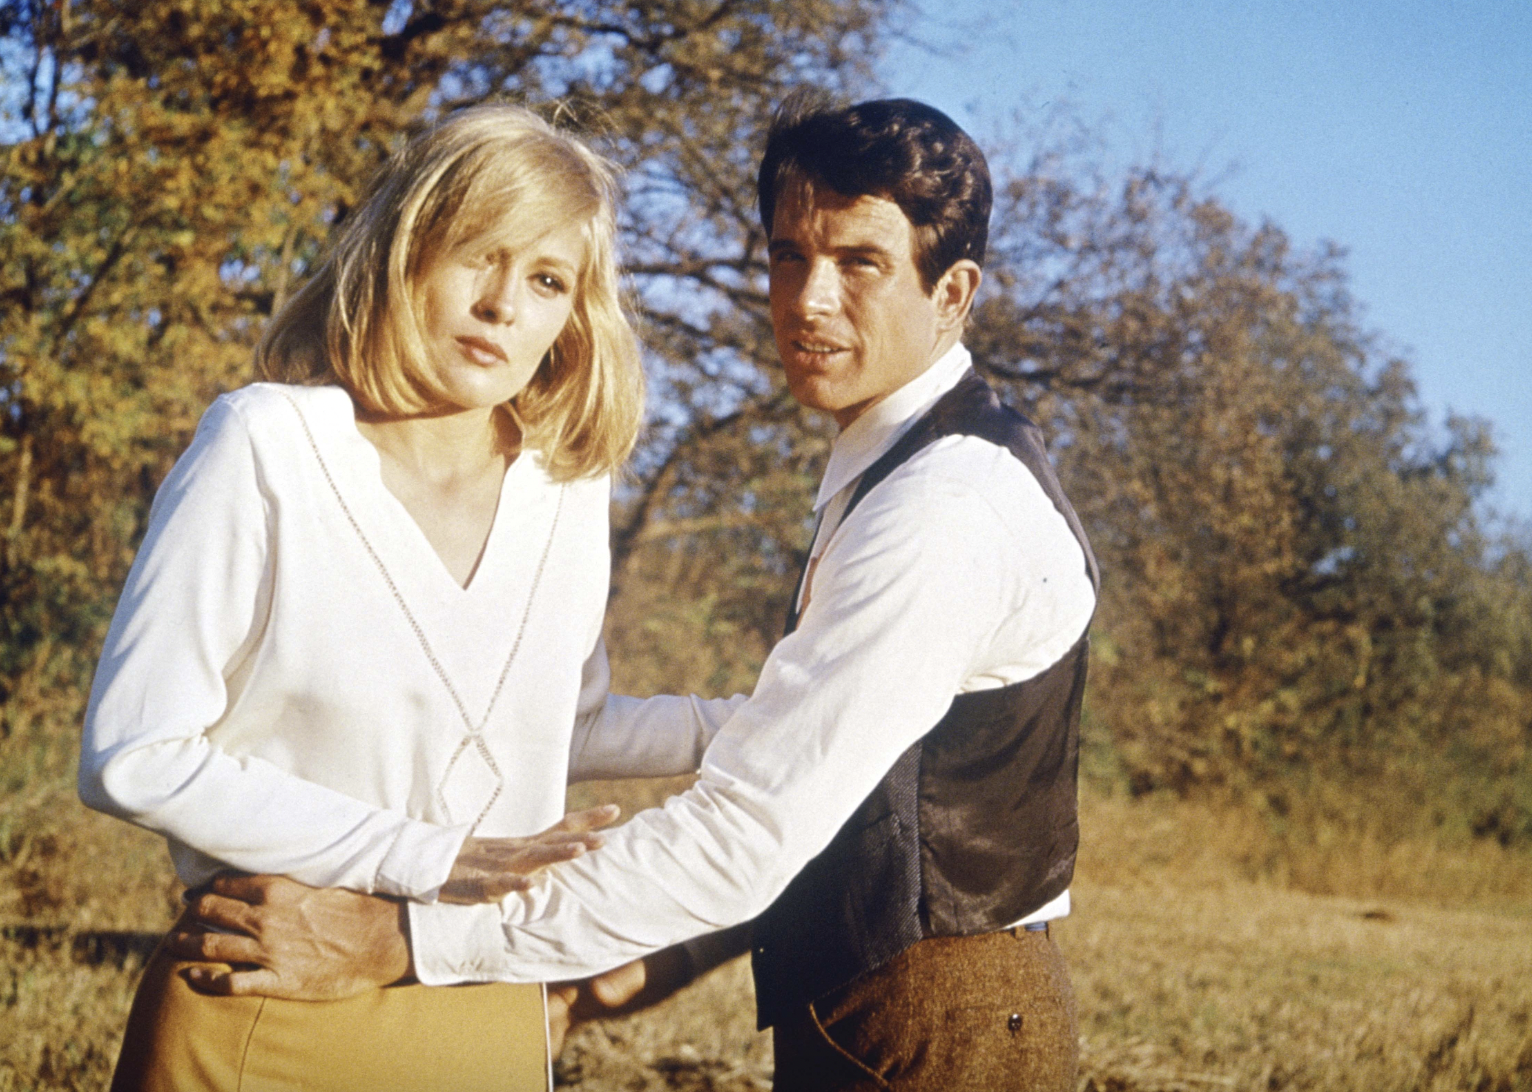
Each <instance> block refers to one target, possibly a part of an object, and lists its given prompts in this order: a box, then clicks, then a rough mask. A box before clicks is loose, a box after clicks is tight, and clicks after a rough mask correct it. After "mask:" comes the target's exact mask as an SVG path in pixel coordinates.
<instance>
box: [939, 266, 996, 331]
mask: <svg viewBox="0 0 1532 1092" xmlns="http://www.w3.org/2000/svg"><path fill="white" fill-rule="evenodd" d="M983 279H984V273H983V271H982V270H980V269H979V266H978V263H977V262H974V261H971V260H970V259H968V258H963V259H961V260H959V261H956V262H953V263H952V265H951V266H949V267H948V269H947V272H945V273H943V274H942V277H941V280H939V281H937V282H936V290H935V293H934V296H933V298H934V299H935V301H936V316H937V323H938V324H939V325H940V326H941V328H942V329H943V330H950V329H953V328H954V327H959V326H962V325H963V321H964V320H965V319H967V318H968V311H969V309H970V308H971V307H973V298H974V295H975V293H977V292H978V291H979V282H980V281H982V280H983Z"/></svg>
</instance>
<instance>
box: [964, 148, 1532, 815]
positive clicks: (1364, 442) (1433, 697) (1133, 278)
mask: <svg viewBox="0 0 1532 1092" xmlns="http://www.w3.org/2000/svg"><path fill="white" fill-rule="evenodd" d="M996 224H997V234H998V238H997V254H996V259H995V261H994V263H993V265H994V267H995V268H996V270H997V271H998V276H996V277H995V278H994V279H993V280H994V282H995V283H996V285H997V288H996V289H995V290H993V291H992V292H991V294H989V295H988V296H987V297H986V298H985V299H984V301H983V302H982V304H981V306H980V308H979V311H978V315H977V317H976V320H975V324H974V329H973V330H972V331H971V333H970V336H969V341H970V343H971V345H972V346H973V348H974V351H975V356H976V359H977V361H978V363H979V365H980V367H981V368H982V369H984V370H985V371H987V372H988V373H989V374H990V375H991V376H992V377H994V378H995V379H996V380H997V381H999V382H1000V383H1002V384H1004V385H1005V386H1006V387H1007V389H1008V390H1009V391H1010V392H1011V393H1012V396H1013V397H1014V399H1015V400H1016V401H1017V402H1018V403H1021V404H1024V405H1025V406H1028V407H1030V408H1031V410H1032V411H1033V412H1035V413H1036V414H1038V415H1039V416H1040V417H1041V418H1042V419H1043V420H1044V423H1045V424H1046V425H1047V426H1048V430H1049V431H1050V432H1051V434H1052V435H1053V436H1054V437H1055V439H1056V453H1057V457H1058V459H1059V462H1060V464H1061V465H1060V470H1061V475H1062V477H1063V478H1064V480H1065V483H1066V486H1067V487H1068V488H1069V490H1070V492H1071V495H1072V496H1073V497H1074V499H1075V501H1076V503H1077V505H1078V506H1079V507H1080V509H1081V513H1082V517H1083V518H1084V519H1085V521H1086V524H1087V527H1088V528H1089V531H1090V533H1091V536H1092V539H1093V541H1094V543H1095V545H1096V548H1097V551H1098V554H1099V555H1100V558H1101V562H1102V568H1103V571H1104V572H1105V573H1106V578H1107V584H1106V590H1105V594H1104V598H1103V603H1102V607H1101V613H1100V617H1099V618H1098V625H1097V627H1096V628H1097V634H1098V648H1099V650H1100V654H1099V655H1098V657H1097V663H1096V677H1095V679H1096V681H1095V684H1094V686H1093V691H1092V706H1093V710H1094V713H1095V716H1096V719H1097V721H1098V722H1100V723H1102V724H1104V725H1105V726H1106V727H1107V729H1108V731H1109V734H1110V741H1111V744H1112V746H1113V748H1114V750H1115V756H1116V759H1117V760H1118V762H1119V763H1120V765H1121V773H1122V776H1123V777H1124V778H1125V779H1126V781H1127V782H1128V783H1129V785H1130V786H1132V787H1133V788H1135V789H1137V790H1140V791H1142V790H1147V789H1151V788H1170V789H1174V790H1177V791H1182V792H1185V791H1191V790H1193V789H1195V788H1197V787H1199V786H1207V785H1210V784H1214V785H1216V784H1223V785H1230V786H1233V787H1235V788H1237V789H1241V790H1249V789H1252V788H1254V789H1256V790H1258V792H1259V793H1260V794H1262V795H1263V797H1264V798H1265V799H1267V800H1268V801H1269V802H1270V803H1271V805H1272V806H1273V807H1274V808H1276V809H1278V810H1282V809H1285V808H1287V807H1288V806H1290V804H1291V801H1292V799H1294V798H1296V797H1298V796H1302V795H1304V794H1305V793H1306V792H1310V791H1311V790H1313V791H1318V789H1317V786H1318V785H1319V784H1320V783H1322V782H1327V781H1328V782H1334V783H1336V784H1338V785H1342V786H1344V788H1345V790H1346V791H1345V793H1341V794H1337V798H1338V799H1343V800H1344V799H1348V798H1349V799H1350V800H1352V801H1354V804H1352V805H1349V806H1351V807H1352V809H1353V811H1352V815H1348V816H1346V817H1345V818H1347V819H1350V818H1352V817H1353V816H1354V815H1364V814H1367V812H1368V811H1369V810H1371V812H1372V816H1373V819H1374V821H1376V822H1378V823H1379V824H1380V825H1382V824H1390V823H1394V824H1397V823H1399V822H1400V821H1401V820H1403V821H1404V822H1405V823H1406V824H1408V822H1410V821H1411V820H1410V817H1411V816H1420V815H1422V814H1424V815H1425V816H1426V817H1427V819H1428V820H1431V821H1435V820H1437V819H1440V820H1441V821H1444V822H1447V823H1448V824H1449V825H1454V826H1457V827H1458V828H1459V830H1460V831H1461V830H1463V829H1464V828H1465V827H1472V828H1473V829H1475V830H1478V831H1479V832H1480V833H1493V834H1494V836H1496V837H1498V838H1501V839H1503V840H1505V839H1509V838H1511V837H1515V838H1525V837H1527V836H1528V835H1532V793H1529V792H1528V791H1527V790H1526V789H1524V788H1515V787H1514V786H1518V785H1519V786H1526V785H1528V784H1532V778H1529V777H1528V774H1532V763H1529V755H1528V751H1529V743H1532V689H1529V687H1528V686H1527V684H1526V682H1525V680H1526V679H1528V678H1529V677H1532V676H1529V675H1528V673H1527V672H1528V669H1529V668H1532V662H1529V661H1528V660H1527V659H1526V649H1527V644H1526V633H1527V628H1528V625H1529V622H1532V597H1529V594H1528V590H1527V586H1526V585H1525V583H1522V584H1517V583H1516V582H1515V579H1514V577H1513V576H1512V573H1513V572H1516V573H1519V572H1522V571H1524V568H1525V566H1526V564H1527V560H1528V553H1527V543H1526V541H1525V538H1524V537H1523V538H1522V539H1521V540H1519V541H1518V540H1516V539H1514V538H1511V537H1508V536H1507V535H1505V534H1500V533H1496V532H1495V531H1494V530H1493V529H1492V528H1493V524H1492V521H1490V520H1489V519H1488V517H1486V516H1485V514H1484V513H1483V512H1482V511H1481V509H1480V507H1479V506H1478V503H1477V502H1478V501H1479V499H1480V498H1481V497H1482V495H1483V492H1484V490H1485V489H1486V487H1487V486H1488V485H1489V484H1490V482H1491V477H1490V472H1489V465H1490V462H1491V459H1492V457H1493V445H1492V444H1491V441H1490V438H1489V434H1488V428H1487V426H1486V425H1485V424H1483V423H1482V422H1477V421H1472V420H1463V419H1453V420H1451V421H1449V422H1448V426H1447V429H1446V433H1445V435H1444V436H1437V435H1436V434H1434V433H1433V432H1432V430H1431V429H1430V428H1429V427H1428V424H1427V422H1426V419H1425V416H1424V414H1423V413H1422V411H1421V410H1420V408H1419V404H1418V399H1417V398H1416V394H1415V390H1414V386H1413V384H1412V383H1411V381H1410V379H1409V369H1408V365H1407V364H1406V363H1405V362H1403V361H1401V360H1399V359H1396V358H1391V357H1389V356H1387V355H1386V354H1384V353H1382V352H1380V350H1379V348H1378V345H1377V339H1376V338H1375V337H1373V336H1371V335H1369V334H1367V333H1366V332H1364V331H1363V330H1362V329H1361V328H1360V325H1359V323H1358V320H1357V317H1356V308H1355V304H1354V302H1353V300H1352V299H1351V297H1350V295H1349V293H1348V292H1347V290H1346V283H1345V275H1344V269H1343V266H1342V257H1343V256H1342V255H1341V254H1340V253H1339V252H1338V251H1335V250H1333V249H1331V250H1325V251H1321V252H1320V253H1317V254H1311V255H1304V254H1296V253H1294V252H1293V250H1292V248H1291V246H1290V244H1289V242H1288V240H1287V238H1286V236H1285V235H1284V234H1283V233H1282V232H1281V231H1280V230H1279V229H1278V228H1276V227H1275V226H1273V225H1270V224H1266V225H1262V226H1260V227H1259V228H1256V229H1253V230H1252V229H1250V228H1248V227H1246V226H1245V225H1243V224H1240V223H1239V222H1238V221H1237V220H1236V219H1235V218H1234V217H1232V216H1231V215H1230V214H1229V213H1228V212H1227V211H1226V210H1225V209H1224V208H1222V207H1221V206H1220V205H1219V204H1218V202H1217V201H1216V200H1212V199H1207V198H1198V197H1196V196H1195V195H1194V192H1193V187H1192V186H1191V184H1190V182H1189V181H1188V180H1187V179H1185V178H1181V177H1175V176H1168V175H1166V174H1165V173H1163V172H1159V171H1153V170H1148V171H1140V172H1135V173H1133V174H1131V175H1130V176H1129V177H1128V178H1127V179H1126V180H1125V181H1124V182H1123V183H1122V184H1121V185H1119V186H1116V187H1111V186H1106V185H1102V184H1099V183H1098V184H1090V182H1089V180H1088V179H1084V180H1082V179H1081V177H1080V176H1076V178H1075V179H1069V178H1067V177H1065V176H1063V175H1062V174H1060V173H1059V171H1058V170H1057V167H1056V164H1055V163H1053V162H1049V161H1046V160H1044V161H1039V162H1037V163H1034V164H1033V165H1032V167H1031V169H1030V170H1029V171H1027V172H1026V173H1024V174H1021V175H1019V176H1018V177H1016V178H1015V179H1013V180H1012V181H1011V183H1010V184H1009V186H1008V187H1007V188H1006V190H1005V193H1004V197H1003V200H1002V203H1001V210H1000V212H999V213H998V215H997V217H996ZM1423 797H1435V798H1436V799H1437V800H1439V801H1440V804H1439V806H1438V808H1437V814H1436V815H1433V814H1432V813H1431V811H1430V810H1428V809H1422V808H1420V806H1419V802H1420V800H1421V799H1422V798H1423ZM1396 829H1397V828H1396Z"/></svg>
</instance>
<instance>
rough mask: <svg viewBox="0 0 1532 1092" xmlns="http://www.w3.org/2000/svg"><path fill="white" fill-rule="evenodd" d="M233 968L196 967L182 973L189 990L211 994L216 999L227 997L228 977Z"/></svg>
mask: <svg viewBox="0 0 1532 1092" xmlns="http://www.w3.org/2000/svg"><path fill="white" fill-rule="evenodd" d="M233 972H234V968H233V967H229V966H207V965H198V966H196V967H188V968H186V970H185V971H184V972H183V974H184V975H185V977H186V981H187V982H188V983H190V984H191V988H192V989H194V990H196V991H197V992H198V993H207V994H213V995H214V996H217V997H227V996H228V994H229V976H230V975H231V974H233Z"/></svg>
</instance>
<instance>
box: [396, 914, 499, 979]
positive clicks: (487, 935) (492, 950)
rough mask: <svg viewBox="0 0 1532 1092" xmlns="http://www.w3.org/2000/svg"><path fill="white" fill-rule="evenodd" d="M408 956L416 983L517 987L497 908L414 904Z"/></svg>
mask: <svg viewBox="0 0 1532 1092" xmlns="http://www.w3.org/2000/svg"><path fill="white" fill-rule="evenodd" d="M408 910H409V915H410V954H411V956H412V957H413V959H414V963H415V977H416V978H418V979H419V980H420V981H421V983H422V984H424V985H427V986H455V985H457V984H459V983H462V982H513V981H516V976H515V975H513V974H512V973H511V958H510V953H509V952H508V951H506V946H505V932H504V930H503V928H502V922H501V917H500V915H501V909H500V904H499V903H494V902H488V903H476V904H473V905H470V906H458V905H453V904H449V903H434V904H431V905H426V904H423V903H418V902H412V903H410V904H409V907H408Z"/></svg>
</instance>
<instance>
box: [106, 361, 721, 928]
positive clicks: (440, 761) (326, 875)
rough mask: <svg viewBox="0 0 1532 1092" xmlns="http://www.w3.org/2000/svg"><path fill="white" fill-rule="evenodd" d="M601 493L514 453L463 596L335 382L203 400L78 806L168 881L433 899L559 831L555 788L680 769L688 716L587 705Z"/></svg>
mask: <svg viewBox="0 0 1532 1092" xmlns="http://www.w3.org/2000/svg"><path fill="white" fill-rule="evenodd" d="M609 488H610V487H609V482H608V480H607V479H606V478H597V479H586V480H581V481H576V482H570V483H565V484H560V483H557V482H554V481H553V480H551V479H550V478H549V477H548V475H547V473H546V472H545V471H544V468H543V466H542V464H541V462H540V460H539V458H538V457H537V455H536V454H535V453H531V452H528V453H526V454H524V455H522V456H521V457H520V458H518V459H516V460H515V462H513V463H512V464H511V466H510V468H509V469H508V471H507V472H506V475H505V480H504V483H503V485H502V487H501V493H500V502H499V507H498V508H497V510H496V513H495V519H494V524H493V526H492V528H491V530H490V533H489V537H488V540H487V542H486V544H485V548H484V554H483V557H482V559H481V561H480V564H479V567H478V569H477V571H476V572H475V574H474V577H473V579H472V581H471V582H470V583H469V584H468V586H467V587H466V588H465V587H461V586H459V585H458V584H457V583H456V581H455V580H453V578H452V577H451V575H449V573H448V572H447V569H446V567H445V566H444V565H443V564H442V562H441V560H440V558H439V557H438V556H437V554H436V552H435V551H434V549H433V548H432V547H431V545H430V543H429V542H428V541H427V540H426V538H425V536H424V534H423V533H422V532H421V530H420V528H419V527H418V525H417V524H416V523H415V522H414V520H413V518H412V517H411V516H410V515H409V513H408V511H406V509H405V508H404V506H403V505H402V504H400V502H399V501H398V500H397V499H396V498H395V497H394V496H393V494H392V493H390V492H389V491H388V489H387V488H386V487H385V486H384V484H383V480H382V476H381V473H380V464H379V458H378V453H377V450H376V449H375V448H374V447H373V446H372V444H371V443H370V442H368V441H367V440H366V439H365V438H364V437H363V436H362V435H361V434H360V433H359V432H358V431H357V428H356V422H355V417H354V411H353V407H352V403H351V399H350V397H349V396H348V395H347V394H346V393H345V392H344V391H343V390H341V389H339V388H336V387H291V386H281V385H276V384H256V385H254V386H250V387H246V388H244V389H242V390H239V391H235V392H233V393H232V394H227V395H224V396H223V397H221V398H219V399H218V400H217V401H216V402H215V403H214V404H213V405H212V406H211V407H210V408H209V410H208V411H207V413H206V414H205V416H204V417H203V419H202V422H201V424H200V425H199V427H198V429H197V434H196V437H195V439H194V440H193V442H192V445H191V447H190V448H189V449H188V450H187V452H186V453H185V455H183V456H182V458H181V459H180V460H179V461H178V462H177V464H176V466H175V468H174V470H173V471H172V472H171V474H170V476H169V477H168V478H167V479H166V481H165V483H164V484H163V486H162V487H161V488H160V491H159V493H158V495H157V496H156V498H155V502H154V506H153V508H152V510H151V514H150V523H149V529H148V532H147V534H146V535H145V537H144V541H143V545H142V546H141V548H140V550H139V553H138V557H137V559H136V560H135V562H134V564H133V568H132V571H131V573H130V575H129V577H128V581H127V585H126V587H125V588H124V589H123V593H122V598H121V599H120V601H119V602H118V605H117V611H116V614H115V616H114V617H113V620H112V625H111V629H110V631H109V633H108V635H107V639H106V645H105V648H104V650H103V652H102V656H101V662H100V665H99V667H98V669H97V672H96V678H95V682H94V685H93V687H92V691H91V698H90V704H89V707H88V710H87V713H86V721H85V732H84V742H83V747H82V757H81V763H80V795H81V797H82V799H83V800H84V801H85V802H86V803H87V804H89V805H90V806H91V807H94V808H98V809H100V810H102V811H105V812H108V813H110V814H113V815H117V816H120V817H121V818H124V819H127V820H129V821H130V822H134V823H137V824H139V825H141V826H144V827H147V828H149V829H151V830H154V831H158V832H160V833H162V834H164V835H165V836H166V838H167V839H168V840H169V843H170V850H171V855H172V857H173V859H174V862H175V866H176V870H177V872H178V873H179V875H180V877H181V879H182V880H183V881H184V882H186V883H187V884H189V885H196V884H199V883H202V882H204V881H206V880H207V879H209V878H210V877H211V876H212V875H213V874H214V873H215V872H216V871H218V870H219V869H221V868H223V867H226V866H234V867H236V868H240V869H244V870H247V871H251V872H271V873H281V874H285V875H288V876H291V877H293V878H295V879H298V880H301V881H303V882H305V883H309V884H313V885H316V886H342V887H349V888H353V889H355V890H358V891H371V892H378V893H382V894H391V895H401V896H407V897H410V898H414V899H419V900H425V901H430V900H432V899H434V898H435V896H436V894H437V891H438V889H439V888H440V886H441V884H442V883H443V882H444V881H445V879H446V877H447V874H448V872H449V871H450V869H451V867H452V863H453V861H454V859H455V858H456V856H457V852H458V850H459V849H460V848H461V845H462V842H463V839H464V838H466V837H467V836H468V835H469V834H470V833H474V834H477V835H480V836H497V835H523V834H530V833H533V832H535V831H537V830H540V829H542V828H543V827H546V826H548V825H549V824H550V823H552V822H554V821H555V820H557V819H558V818H559V816H560V815H562V813H563V809H564V786H565V782H566V779H567V777H568V776H569V775H570V774H571V773H573V774H574V775H575V776H577V777H578V776H596V775H599V774H601V773H604V772H607V767H608V766H609V765H610V764H611V763H612V762H613V761H615V760H616V759H617V757H618V756H621V761H622V763H623V765H624V768H625V769H629V770H633V771H636V772H641V773H672V772H678V771H680V770H685V769H695V768H696V761H697V758H698V756H699V755H700V752H701V749H702V747H703V746H704V745H705V741H706V739H705V737H706V736H707V735H710V734H711V732H712V730H713V726H714V722H715V721H716V720H717V718H716V717H712V716H711V715H710V714H709V712H708V710H707V708H706V703H694V702H689V701H687V700H686V699H676V700H675V702H674V703H666V702H661V703H659V704H658V705H656V704H654V703H649V704H648V705H647V707H645V708H642V709H641V708H640V705H639V703H637V702H632V701H627V700H624V699H616V698H614V699H612V700H611V701H606V696H607V695H606V687H607V683H608V678H609V675H608V672H607V666H606V657H605V652H604V649H603V648H602V646H601V643H600V631H601V622H602V615H603V612H604V610H605V607H606V598H607V586H608V580H609V566H610V559H609V554H608V545H607V521H608V515H607V510H608V499H609ZM678 705H679V706H681V708H677V706H678ZM577 716H578V718H579V724H578V729H577V727H576V724H577ZM654 717H661V718H663V719H665V720H666V721H667V722H669V723H670V724H672V725H675V724H678V723H679V724H690V725H694V726H697V727H696V729H695V731H694V732H693V733H692V734H691V735H690V736H688V735H687V733H686V732H685V731H680V732H678V731H676V730H674V729H672V730H671V731H669V732H666V733H662V734H656V733H652V732H649V731H647V728H646V726H647V724H648V723H649V721H650V719H651V718H654ZM572 744H573V746H574V747H575V749H576V751H577V754H576V760H575V761H574V762H573V763H572V762H571V746H572ZM581 756H588V759H587V760H584V761H583V762H582V759H581Z"/></svg>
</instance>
